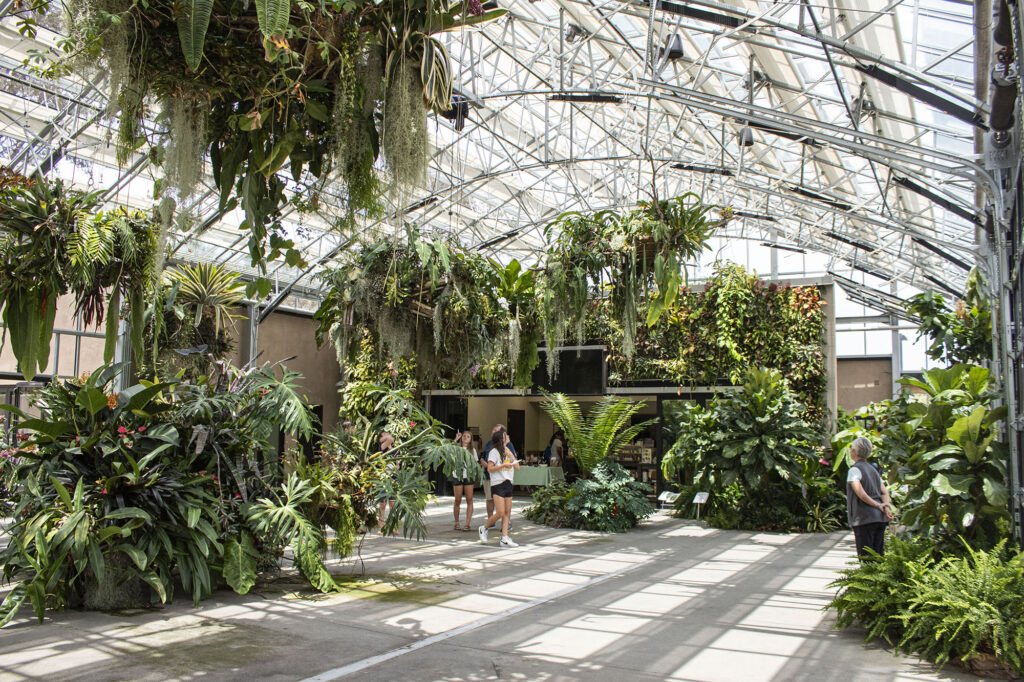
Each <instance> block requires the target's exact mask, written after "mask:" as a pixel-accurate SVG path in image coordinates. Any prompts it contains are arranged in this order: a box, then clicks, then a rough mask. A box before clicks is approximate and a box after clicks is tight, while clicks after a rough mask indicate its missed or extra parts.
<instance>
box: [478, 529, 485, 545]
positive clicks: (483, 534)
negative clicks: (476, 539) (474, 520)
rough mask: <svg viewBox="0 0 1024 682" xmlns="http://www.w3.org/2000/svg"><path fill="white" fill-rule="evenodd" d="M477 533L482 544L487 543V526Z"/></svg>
mask: <svg viewBox="0 0 1024 682" xmlns="http://www.w3.org/2000/svg"><path fill="white" fill-rule="evenodd" d="M477 533H478V534H479V535H480V542H487V526H480V528H479V529H478V530H477Z"/></svg>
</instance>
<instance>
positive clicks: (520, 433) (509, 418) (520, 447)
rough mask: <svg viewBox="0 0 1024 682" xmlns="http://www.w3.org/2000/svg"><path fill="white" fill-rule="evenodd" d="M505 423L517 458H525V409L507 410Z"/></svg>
mask: <svg viewBox="0 0 1024 682" xmlns="http://www.w3.org/2000/svg"><path fill="white" fill-rule="evenodd" d="M505 425H506V426H507V427H508V437H509V438H511V439H512V445H513V447H515V449H516V457H517V458H518V459H526V410H509V411H508V414H507V415H506V420H505Z"/></svg>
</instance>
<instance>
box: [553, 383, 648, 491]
mask: <svg viewBox="0 0 1024 682" xmlns="http://www.w3.org/2000/svg"><path fill="white" fill-rule="evenodd" d="M544 396H545V398H546V400H545V401H544V402H542V403H541V404H540V406H541V409H542V410H544V411H545V412H546V413H547V414H548V416H549V417H551V420H552V421H553V422H555V423H556V424H558V426H559V427H560V428H561V429H562V432H563V433H564V434H565V438H566V441H567V442H568V444H569V451H570V453H571V456H572V457H573V458H574V459H575V460H576V464H577V465H579V467H580V470H581V471H582V472H583V473H584V474H589V473H590V471H591V470H592V469H593V468H594V467H595V466H597V465H598V463H600V462H603V461H604V460H605V459H608V458H609V457H613V456H614V455H615V454H617V453H618V452H619V451H620V450H621V449H622V446H624V445H628V444H629V443H631V442H632V441H633V440H634V439H635V438H636V437H637V435H639V434H640V433H641V432H643V431H644V429H646V428H648V427H649V426H651V425H652V424H654V423H655V421H656V420H654V419H648V420H647V421H643V422H640V423H637V424H633V423H632V421H633V415H635V414H636V413H637V412H639V411H640V410H641V409H642V408H643V406H644V403H643V402H642V401H634V400H630V399H628V398H618V397H615V396H608V397H607V398H604V399H603V400H601V401H599V402H598V403H596V404H594V406H593V407H592V408H591V409H590V411H589V412H588V413H587V415H586V417H584V416H583V412H582V410H581V409H580V404H579V403H578V402H576V401H575V400H573V399H572V398H568V397H566V396H565V395H563V394H561V393H546V392H545V393H544Z"/></svg>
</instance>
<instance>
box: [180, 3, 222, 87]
mask: <svg viewBox="0 0 1024 682" xmlns="http://www.w3.org/2000/svg"><path fill="white" fill-rule="evenodd" d="M212 12H213V0H185V1H184V3H182V13H181V15H179V16H178V40H180V41H181V51H182V52H183V53H184V55H185V63H186V64H188V68H190V69H192V70H193V71H198V70H199V64H200V62H201V61H202V59H203V45H204V44H205V43H206V29H208V28H209V27H210V14H211V13H212Z"/></svg>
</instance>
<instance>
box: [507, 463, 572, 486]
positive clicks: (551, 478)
mask: <svg viewBox="0 0 1024 682" xmlns="http://www.w3.org/2000/svg"><path fill="white" fill-rule="evenodd" d="M564 480H565V473H564V472H563V471H562V467H531V466H525V465H522V464H521V465H519V470H518V471H516V475H515V478H514V479H512V485H541V486H543V485H549V484H551V483H554V482H555V481H564Z"/></svg>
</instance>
